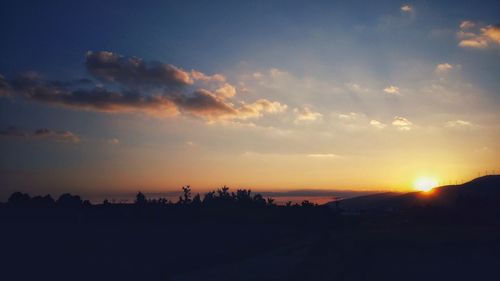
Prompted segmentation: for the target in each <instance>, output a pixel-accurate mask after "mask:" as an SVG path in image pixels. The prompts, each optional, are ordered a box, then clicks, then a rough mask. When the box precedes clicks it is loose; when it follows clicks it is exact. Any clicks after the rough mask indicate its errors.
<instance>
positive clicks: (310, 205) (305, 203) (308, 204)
mask: <svg viewBox="0 0 500 281" xmlns="http://www.w3.org/2000/svg"><path fill="white" fill-rule="evenodd" d="M300 205H301V206H302V207H306V208H311V207H314V204H313V203H311V202H309V200H304V201H302V203H301V204H300Z"/></svg>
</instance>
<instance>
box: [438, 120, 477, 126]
mask: <svg viewBox="0 0 500 281" xmlns="http://www.w3.org/2000/svg"><path fill="white" fill-rule="evenodd" d="M472 126H473V124H472V123H471V122H469V121H464V120H460V119H458V120H452V121H448V122H446V123H445V127H448V128H471V127H472Z"/></svg>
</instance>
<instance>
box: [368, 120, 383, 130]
mask: <svg viewBox="0 0 500 281" xmlns="http://www.w3.org/2000/svg"><path fill="white" fill-rule="evenodd" d="M370 125H371V126H373V127H375V128H377V129H383V128H385V127H386V125H385V124H384V123H382V122H380V121H377V120H371V121H370Z"/></svg>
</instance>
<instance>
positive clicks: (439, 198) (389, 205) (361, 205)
mask: <svg viewBox="0 0 500 281" xmlns="http://www.w3.org/2000/svg"><path fill="white" fill-rule="evenodd" d="M499 202H500V175H491V176H484V177H480V178H476V179H474V180H472V181H469V182H467V183H464V184H460V185H446V186H440V187H437V188H435V189H433V190H432V191H431V192H409V193H394V192H387V193H378V194H373V195H367V196H360V197H355V198H350V199H345V200H342V201H340V207H341V208H343V209H345V210H350V211H365V210H393V209H404V208H411V207H419V206H420V207H422V206H433V207H445V208H475V209H483V210H484V209H500V204H499ZM328 204H329V205H331V206H334V205H335V204H334V203H333V202H331V203H328Z"/></svg>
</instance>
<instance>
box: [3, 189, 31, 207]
mask: <svg viewBox="0 0 500 281" xmlns="http://www.w3.org/2000/svg"><path fill="white" fill-rule="evenodd" d="M30 199H31V198H30V196H29V195H28V194H27V193H21V192H14V193H12V195H10V197H9V200H8V202H9V204H12V205H27V204H28V203H29V201H30Z"/></svg>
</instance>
